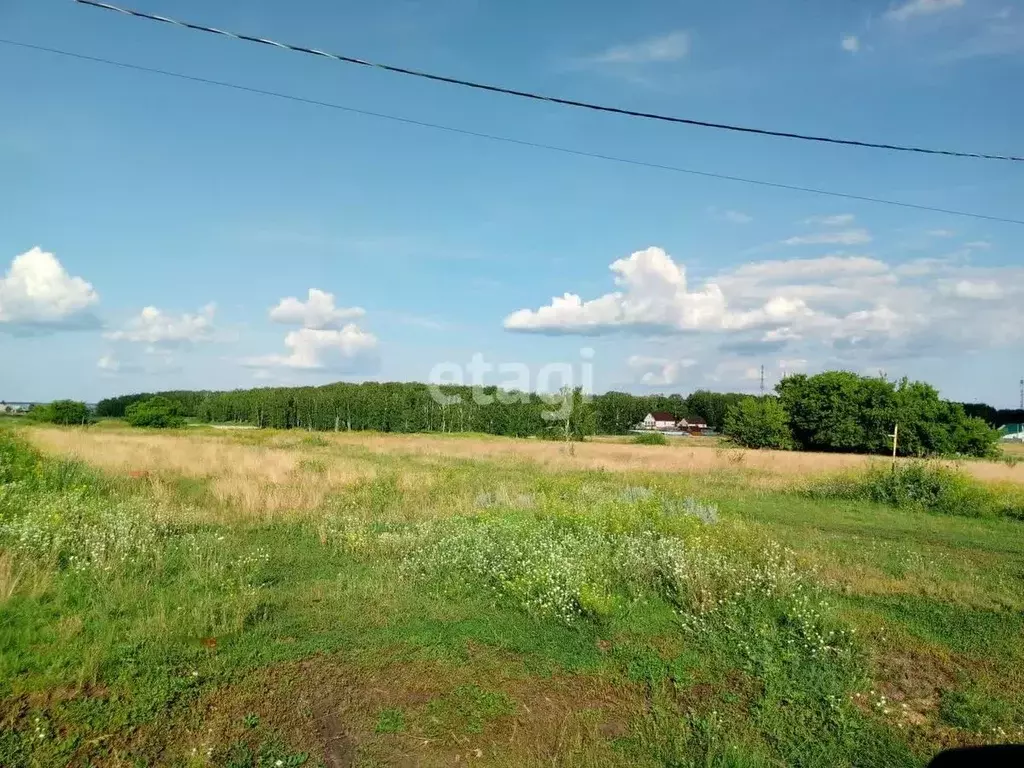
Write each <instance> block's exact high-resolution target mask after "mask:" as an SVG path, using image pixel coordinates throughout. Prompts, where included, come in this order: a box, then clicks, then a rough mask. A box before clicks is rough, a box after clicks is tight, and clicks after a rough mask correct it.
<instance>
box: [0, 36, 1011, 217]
mask: <svg viewBox="0 0 1024 768" xmlns="http://www.w3.org/2000/svg"><path fill="white" fill-rule="evenodd" d="M0 45H9V46H14V47H17V48H23V49H28V50H32V51H41V52H45V53H52V54H55V55H57V56H63V57H66V58H71V59H78V60H79V61H91V62H94V63H97V64H106V65H109V66H113V67H119V68H121V69H128V70H132V71H135V72H146V73H148V74H152V75H161V76H163V77H172V78H176V79H178V80H186V81H189V82H192V83H201V84H202V85H210V86H215V87H218V88H227V89H231V90H234V91H241V92H243V93H251V94H256V95H258V96H269V97H271V98H275V99H283V100H286V101H292V102H297V103H300V104H309V105H311V106H316V107H325V108H327V109H334V110H338V111H341V112H348V113H351V114H356V115H364V116H366V117H375V118H379V119H381V120H391V121H393V122H396V123H402V124H404V125H412V126H417V127H419V128H430V129H433V130H437V131H445V132H448V133H454V134H458V135H461V136H472V137H475V138H478V139H486V140H488V141H500V142H504V143H506V144H515V145H517V146H520V147H529V148H531V149H542V150H546V151H549V152H558V153H561V154H564V155H573V156H576V157H587V158H591V159H593V160H606V161H609V162H613V163H621V164H623V165H633V166H639V167H641V168H653V169H656V170H659V171H669V172H672V173H682V174H687V175H689V176H700V177H704V178H709V179H720V180H723V181H734V182H738V183H741V184H753V185H756V186H759V187H768V188H771V189H784V190H788V191H790V192H804V193H807V194H811V195H824V196H827V197H836V198H841V199H843V200H857V201H860V202H864V203H875V204H878V205H889V206H896V207H898V208H909V209H911V210H915V211H927V212H928V213H942V214H946V215H948V216H963V217H966V218H970V219H982V220H984V221H995V222H999V223H1002V224H1019V225H1021V226H1024V219H1011V218H1007V217H1004V216H992V215H988V214H984V213H973V212H971V211H958V210H955V209H952V208H939V207H936V206H932V205H919V204H917V203H908V202H904V201H901V200H887V199H885V198H881V197H871V196H869V195H855V194H851V193H847V192H835V191H832V190H827V189H816V188H814V187H802V186H799V185H796V184H783V183H780V182H775V181H765V180H763V179H750V178H745V177H743V176H732V175H729V174H725V173H714V172H712V171H698V170H695V169H693V168H682V167H680V166H676V165H667V164H665V163H654V162H648V161H646V160H636V159H633V158H627V157H618V156H616V155H607V154H603V153H601V152H588V151H586V150H581V149H572V148H571V147H562V146H558V145H557V144H543V143H541V142H537V141H527V140H525V139H516V138H513V137H510V136H500V135H498V134H493V133H484V132H482V131H471V130H468V129H465V128H456V127H454V126H450V125H442V124H440V123H431V122H427V121H425V120H415V119H413V118H409V117H400V116H398V115H388V114H385V113H382V112H371V111H370V110H366V109H357V108H355V107H347V106H345V105H343V104H336V103H334V102H330V101H322V100H320V99H310V98H307V97H305V96H295V95H294V94H289V93H281V92H280V91H270V90H266V89H264V88H255V87H253V86H249V85H240V84H239V83H231V82H226V81H224V80H214V79H211V78H208V77H198V76H196V75H186V74H183V73H181V72H173V71H171V70H166V69H157V68H156V67H146V66H142V65H141V64H130V63H128V62H124V61H115V60H114V59H105V58H102V57H99V56H89V55H87V54H84V53H75V52H73V51H65V50H61V49H59V48H49V47H47V46H44V45H34V44H32V43H23V42H20V41H18V40H6V39H4V38H0Z"/></svg>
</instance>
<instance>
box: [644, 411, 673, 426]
mask: <svg viewBox="0 0 1024 768" xmlns="http://www.w3.org/2000/svg"><path fill="white" fill-rule="evenodd" d="M676 421H677V419H676V417H675V416H673V415H672V414H671V413H668V412H667V411H654V412H653V413H648V414H647V415H646V416H644V420H643V421H641V422H640V424H639V425H638V428H639V429H675V428H676Z"/></svg>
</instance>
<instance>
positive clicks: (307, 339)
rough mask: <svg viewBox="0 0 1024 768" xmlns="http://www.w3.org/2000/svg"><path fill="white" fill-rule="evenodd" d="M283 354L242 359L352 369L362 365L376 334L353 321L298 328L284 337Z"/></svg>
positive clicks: (252, 363) (259, 365)
mask: <svg viewBox="0 0 1024 768" xmlns="http://www.w3.org/2000/svg"><path fill="white" fill-rule="evenodd" d="M284 345H285V347H287V348H288V353H287V354H285V355H264V356H262V357H254V358H250V359H248V360H246V361H245V364H246V365H248V366H249V367H252V368H279V367H280V368H296V369H300V370H319V369H330V370H354V369H356V368H362V367H365V364H366V362H367V360H368V356H369V353H371V352H372V351H373V350H374V349H376V347H377V337H376V336H374V335H373V334H372V333H368V332H366V331H364V330H362V329H361V328H360V327H359V326H357V325H355V324H354V323H349V324H348V325H346V326H344V327H342V328H340V329H337V330H333V329H316V328H300V329H298V330H295V331H291V332H290V333H289V334H288V335H287V336H285V339H284Z"/></svg>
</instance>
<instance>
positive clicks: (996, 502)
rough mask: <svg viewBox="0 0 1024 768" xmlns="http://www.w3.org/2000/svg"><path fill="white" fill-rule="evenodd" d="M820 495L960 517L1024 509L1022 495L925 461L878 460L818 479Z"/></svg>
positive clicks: (816, 489) (816, 491)
mask: <svg viewBox="0 0 1024 768" xmlns="http://www.w3.org/2000/svg"><path fill="white" fill-rule="evenodd" d="M810 494H811V495H812V496H815V497H818V498H833V499H859V500H864V501H873V502H875V503H877V504H886V505H888V506H890V507H896V508H897V509H911V510H919V511H925V512H934V513H937V514H942V515H957V516H960V517H993V516H998V515H1007V516H1010V517H1016V516H1018V515H1020V509H1019V500H1017V499H1014V498H1013V496H1012V495H1004V494H1000V493H997V492H995V491H993V490H992V489H989V488H987V487H985V486H984V485H981V484H980V483H978V482H977V481H975V480H973V479H972V478H970V477H969V476H967V475H965V474H964V473H962V472H958V471H956V470H954V469H950V468H948V467H944V466H942V465H941V464H934V463H930V462H926V461H913V462H908V463H905V464H898V465H896V466H895V467H889V466H888V465H885V464H879V465H876V466H874V467H871V468H870V469H868V471H867V472H865V473H863V474H861V475H844V476H840V477H833V478H829V479H827V480H824V481H820V482H818V483H815V484H814V485H813V486H812V487H811V488H810Z"/></svg>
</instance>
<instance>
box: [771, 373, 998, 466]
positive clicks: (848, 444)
mask: <svg viewBox="0 0 1024 768" xmlns="http://www.w3.org/2000/svg"><path fill="white" fill-rule="evenodd" d="M775 389H776V391H777V392H778V394H779V400H780V401H781V403H782V405H783V407H784V408H785V410H786V412H787V413H788V414H789V427H790V429H791V430H792V434H793V439H794V441H795V442H796V445H797V446H798V447H799V448H801V449H802V450H805V451H842V452H847V453H879V454H885V453H889V452H890V451H891V450H892V438H891V437H890V434H891V433H892V431H893V428H894V427H895V425H897V424H899V443H898V446H897V450H898V452H899V455H901V456H917V457H921V456H978V457H983V456H991V455H993V453H994V452H995V451H996V446H997V442H998V439H999V434H998V433H997V432H996V430H994V429H992V428H991V427H990V426H989V425H988V424H986V423H985V422H984V421H982V420H981V419H978V418H972V417H969V416H968V415H967V413H966V411H965V410H964V408H963V406H962V405H960V404H959V403H951V402H948V401H946V400H942V399H941V398H940V397H939V393H938V390H936V389H935V388H934V387H932V386H930V385H928V384H925V383H923V382H920V381H908V380H907V379H906V378H904V379H901V380H900V381H899V382H892V381H887V380H886V379H883V378H874V377H871V376H858V375H857V374H855V373H851V372H849V371H827V372H825V373H819V374H817V375H815V376H806V375H803V374H799V375H796V376H788V377H786V378H785V379H783V380H782V381H781V382H780V383H779V384H778V386H776V388H775Z"/></svg>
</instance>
